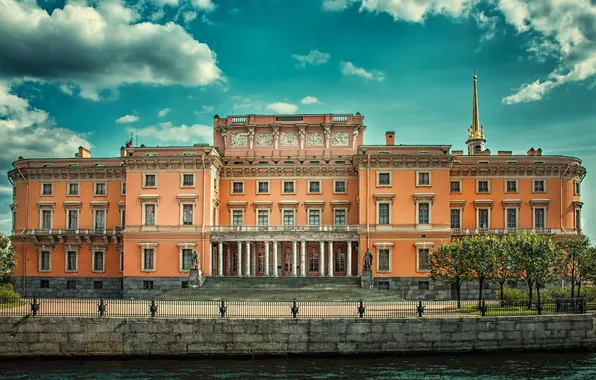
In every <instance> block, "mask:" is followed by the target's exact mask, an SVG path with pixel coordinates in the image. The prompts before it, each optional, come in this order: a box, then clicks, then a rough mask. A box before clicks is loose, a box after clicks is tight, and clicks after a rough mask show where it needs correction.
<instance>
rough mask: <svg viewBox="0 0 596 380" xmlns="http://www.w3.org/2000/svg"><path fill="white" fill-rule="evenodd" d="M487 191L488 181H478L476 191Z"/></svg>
mask: <svg viewBox="0 0 596 380" xmlns="http://www.w3.org/2000/svg"><path fill="white" fill-rule="evenodd" d="M489 191H490V190H489V186H488V181H478V193H488V192H489Z"/></svg>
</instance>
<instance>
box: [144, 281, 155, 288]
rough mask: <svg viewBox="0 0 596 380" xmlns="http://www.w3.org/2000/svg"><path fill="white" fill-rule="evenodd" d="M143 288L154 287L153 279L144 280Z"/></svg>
mask: <svg viewBox="0 0 596 380" xmlns="http://www.w3.org/2000/svg"><path fill="white" fill-rule="evenodd" d="M143 289H145V290H151V289H153V281H143Z"/></svg>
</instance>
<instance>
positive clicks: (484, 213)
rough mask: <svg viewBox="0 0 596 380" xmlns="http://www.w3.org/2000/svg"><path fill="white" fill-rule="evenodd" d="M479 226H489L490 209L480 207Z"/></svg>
mask: <svg viewBox="0 0 596 380" xmlns="http://www.w3.org/2000/svg"><path fill="white" fill-rule="evenodd" d="M478 228H488V209H487V208H479V209H478Z"/></svg>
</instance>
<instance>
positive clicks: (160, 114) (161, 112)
mask: <svg viewBox="0 0 596 380" xmlns="http://www.w3.org/2000/svg"><path fill="white" fill-rule="evenodd" d="M171 110H172V109H171V108H164V109H162V110H159V112H158V113H157V116H159V117H164V116H166V115H167V114H169V113H170V111H171Z"/></svg>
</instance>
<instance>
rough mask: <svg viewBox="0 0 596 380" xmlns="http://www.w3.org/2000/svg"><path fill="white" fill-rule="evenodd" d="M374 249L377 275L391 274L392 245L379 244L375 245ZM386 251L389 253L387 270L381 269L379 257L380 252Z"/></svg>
mask: <svg viewBox="0 0 596 380" xmlns="http://www.w3.org/2000/svg"><path fill="white" fill-rule="evenodd" d="M375 249H376V256H377V257H376V260H373V261H376V262H377V265H376V267H377V268H376V269H377V273H391V271H392V270H393V264H392V261H393V244H390V245H389V244H380V245H375ZM383 249H386V250H388V251H389V262H388V264H389V269H381V268H380V265H381V259H380V257H381V256H380V255H381V252H380V251H381V250H383Z"/></svg>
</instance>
